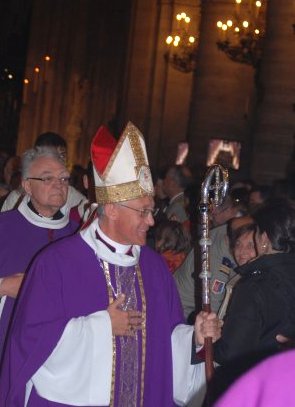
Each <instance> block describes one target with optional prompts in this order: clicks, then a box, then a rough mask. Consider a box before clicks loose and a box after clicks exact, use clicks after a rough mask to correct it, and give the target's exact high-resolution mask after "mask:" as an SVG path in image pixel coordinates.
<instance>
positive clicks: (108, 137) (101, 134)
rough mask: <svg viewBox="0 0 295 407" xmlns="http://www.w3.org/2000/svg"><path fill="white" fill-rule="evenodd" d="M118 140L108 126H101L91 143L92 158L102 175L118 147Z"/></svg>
mask: <svg viewBox="0 0 295 407" xmlns="http://www.w3.org/2000/svg"><path fill="white" fill-rule="evenodd" d="M116 145H117V140H116V139H115V138H114V137H113V135H112V134H111V132H110V131H109V129H108V128H107V127H106V126H101V127H100V128H99V129H98V130H97V133H96V134H95V136H94V139H93V140H92V143H91V149H90V151H91V160H92V164H93V165H94V167H95V169H96V171H97V172H98V173H99V174H100V175H102V174H103V173H104V170H105V169H106V166H107V165H108V162H109V160H110V158H111V156H112V154H113V152H114V150H115V148H116Z"/></svg>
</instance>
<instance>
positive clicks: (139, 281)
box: [135, 265, 146, 406]
mask: <svg viewBox="0 0 295 407" xmlns="http://www.w3.org/2000/svg"><path fill="white" fill-rule="evenodd" d="M135 268H136V274H137V279H138V284H139V289H140V296H141V303H142V311H141V312H142V319H143V323H142V331H141V332H142V353H141V354H142V360H141V383H140V389H141V391H140V406H143V395H144V374H145V359H146V299H145V292H144V287H143V281H142V275H141V271H140V267H139V265H136V267H135Z"/></svg>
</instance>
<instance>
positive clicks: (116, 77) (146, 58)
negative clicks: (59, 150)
mask: <svg viewBox="0 0 295 407" xmlns="http://www.w3.org/2000/svg"><path fill="white" fill-rule="evenodd" d="M0 23H1V26H0V34H1V48H0V69H1V72H0V75H1V76H0V134H1V137H0V148H1V149H2V150H6V151H8V152H9V153H10V154H18V155H21V154H22V153H23V152H24V151H25V150H26V149H27V148H30V147H31V146H32V145H33V143H34V141H35V139H36V138H37V136H38V135H39V134H40V133H42V132H45V131H53V132H57V133H59V134H60V135H62V136H63V137H64V138H65V139H66V140H67V143H68V150H69V151H68V152H69V165H73V164H80V165H83V166H86V165H87V162H88V160H89V147H90V143H91V139H92V138H93V136H94V134H95V132H96V130H97V128H98V127H99V126H100V125H101V124H107V125H108V126H109V127H110V128H111V130H112V131H113V133H114V134H115V135H116V136H118V135H119V134H120V132H121V131H122V130H123V128H124V127H125V125H126V123H127V122H128V121H132V122H133V123H134V124H135V125H136V126H137V127H138V128H139V129H140V131H141V132H142V133H143V135H144V138H145V141H146V144H147V151H148V155H149V161H150V165H151V167H152V169H154V170H158V169H160V168H162V167H164V166H165V165H168V164H172V163H174V162H175V160H176V158H177V152H179V151H180V152H181V151H183V150H182V149H183V148H184V149H186V147H188V155H187V158H186V160H187V163H188V164H189V165H190V166H191V167H193V168H194V169H195V171H197V172H202V171H203V170H204V169H205V168H206V166H207V165H210V163H213V162H219V163H222V164H224V165H225V166H228V167H230V168H232V171H233V173H235V174H236V175H237V176H239V177H240V178H244V179H245V178H252V179H255V180H256V181H257V182H259V183H265V184H268V183H271V182H273V181H274V180H276V179H281V178H284V177H285V176H286V172H287V171H288V168H290V167H292V166H293V167H292V168H293V171H294V160H295V157H294V155H295V154H294V134H295V74H294V66H295V2H294V0H284V1H281V0H261V1H255V0H183V1H174V0H125V1H122V0H111V1H110V0H11V1H10V2H7V1H6V0H0Z"/></svg>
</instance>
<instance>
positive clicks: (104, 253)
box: [80, 219, 140, 267]
mask: <svg viewBox="0 0 295 407" xmlns="http://www.w3.org/2000/svg"><path fill="white" fill-rule="evenodd" d="M97 234H98V235H99V236H100V238H99V239H97ZM80 235H81V237H82V239H83V240H84V241H85V242H86V243H87V244H88V246H90V247H91V249H92V250H93V251H94V253H95V255H96V256H97V258H98V259H102V260H105V261H107V262H108V263H111V264H116V265H118V266H124V267H131V266H135V265H136V264H137V263H138V261H139V255H140V246H137V245H133V246H131V247H130V245H122V244H120V243H117V242H114V241H113V240H112V239H110V238H109V237H108V236H106V234H105V233H103V231H102V230H101V228H100V227H99V224H98V220H97V219H96V220H94V221H93V222H92V223H91V224H90V225H89V226H88V227H87V228H85V229H83V230H81V231H80ZM114 249H115V250H116V251H114ZM129 249H131V255H130V253H128V251H129Z"/></svg>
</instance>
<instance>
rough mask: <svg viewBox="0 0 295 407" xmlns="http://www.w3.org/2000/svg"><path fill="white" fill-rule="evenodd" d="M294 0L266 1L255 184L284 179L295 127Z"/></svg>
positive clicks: (255, 156) (255, 135)
mask: <svg viewBox="0 0 295 407" xmlns="http://www.w3.org/2000/svg"><path fill="white" fill-rule="evenodd" d="M294 23H295V2H294V0H284V1H280V0H271V1H269V2H268V12H267V26H266V30H267V31H266V39H265V46H264V53H263V59H262V64H261V71H260V81H261V83H262V86H263V94H262V100H261V102H260V104H259V105H258V110H257V126H256V128H255V132H254V140H255V143H254V150H253V167H252V176H253V178H254V179H255V181H257V182H258V183H272V182H273V181H274V180H275V179H278V178H284V177H285V175H286V166H287V163H288V161H289V160H290V157H291V154H292V148H293V135H294V129H295V111H294V102H295V92H294V91H295V68H294V67H295V35H294V32H293V27H292V24H294Z"/></svg>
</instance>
